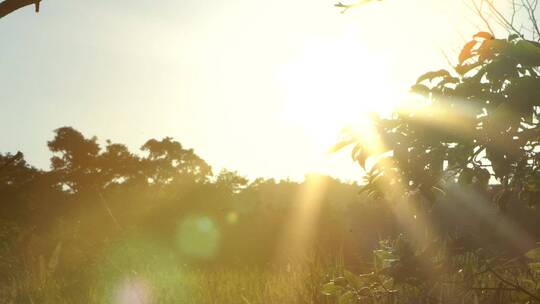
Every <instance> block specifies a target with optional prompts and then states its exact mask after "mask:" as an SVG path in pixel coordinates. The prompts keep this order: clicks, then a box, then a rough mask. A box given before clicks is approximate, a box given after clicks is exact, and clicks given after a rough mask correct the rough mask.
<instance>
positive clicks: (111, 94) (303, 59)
mask: <svg viewBox="0 0 540 304" xmlns="http://www.w3.org/2000/svg"><path fill="white" fill-rule="evenodd" d="M334 3H335V1H333V0H318V1H313V0H294V1H290V0H272V1H266V0H265V1H262V0H228V1H223V0H221V1H219V0H205V1H200V0H181V1H178V0H161V1H155V0H130V1H108V0H96V1H88V0H85V1H82V0H45V1H43V2H42V5H41V10H42V11H41V12H40V13H39V14H37V15H36V14H35V13H34V11H33V8H30V7H28V8H25V9H23V10H20V11H18V12H15V13H14V14H12V15H9V16H7V17H5V18H3V19H1V20H0V39H1V40H0V41H1V46H0V84H1V89H0V103H1V105H2V107H1V112H0V128H1V130H2V132H0V142H1V143H2V145H1V146H0V152H8V151H11V152H16V151H17V150H21V151H22V152H24V153H25V155H26V158H27V159H28V160H29V161H30V162H31V163H32V164H34V165H36V166H38V167H41V168H47V167H48V165H49V163H48V159H49V157H50V153H49V152H48V151H47V147H46V141H47V140H50V139H51V138H52V137H53V130H54V129H56V128H58V127H61V126H73V127H75V128H76V129H78V130H79V131H81V132H83V134H85V135H86V136H92V135H96V136H98V137H99V138H100V139H102V140H105V139H111V140H112V141H115V142H120V143H125V144H127V145H128V146H129V147H130V148H131V150H132V151H136V150H137V149H138V147H140V146H141V145H142V144H143V143H144V142H145V141H146V140H147V139H150V138H158V139H160V138H162V137H165V136H172V137H174V138H175V139H177V140H178V141H180V142H181V143H182V144H183V145H184V146H185V147H189V148H194V149H195V151H196V153H198V154H199V155H200V156H201V157H203V158H204V159H205V160H206V161H208V162H209V163H210V164H211V165H213V166H214V167H215V168H216V169H219V168H222V167H226V168H228V169H232V170H238V171H239V173H240V174H243V175H247V176H249V177H255V176H264V177H277V178H283V177H292V178H301V177H302V176H303V175H304V173H306V172H319V173H324V174H329V175H332V176H336V177H339V178H343V179H357V178H358V177H360V174H361V171H360V169H359V168H358V167H357V166H356V165H354V164H353V163H352V161H351V160H350V157H349V155H348V153H345V152H344V153H338V154H331V155H330V154H328V153H327V151H328V149H329V147H330V146H332V144H333V143H335V141H336V140H337V136H338V132H339V130H340V129H341V128H342V127H343V126H345V125H346V124H348V123H351V122H354V121H357V120H358V119H359V117H361V116H362V114H365V113H366V112H367V111H382V112H384V111H389V110H390V109H391V107H392V105H393V104H395V103H396V102H397V101H399V98H400V96H403V94H404V92H405V91H406V90H407V88H408V87H409V86H410V85H411V84H412V83H413V82H414V81H415V79H416V77H417V76H419V75H420V74H422V73H423V72H426V71H428V70H432V69H439V68H442V67H445V66H446V60H445V58H444V56H443V54H442V52H441V50H442V49H444V50H445V51H446V52H447V53H448V54H449V55H451V56H452V59H454V58H455V57H457V56H456V54H457V50H458V49H459V47H460V46H462V45H463V42H464V41H465V39H468V38H469V37H470V36H471V35H472V34H474V33H475V32H476V31H477V28H476V27H475V26H473V23H474V21H475V19H474V18H473V17H472V16H471V14H470V12H469V11H468V9H467V8H466V7H465V6H464V5H463V3H462V2H460V1H456V0H385V1H383V2H375V3H371V4H369V5H366V6H364V7H361V8H358V9H356V10H351V11H349V12H347V13H346V14H340V13H339V12H340V11H339V9H337V8H334V7H333V4H334ZM467 16H468V17H467Z"/></svg>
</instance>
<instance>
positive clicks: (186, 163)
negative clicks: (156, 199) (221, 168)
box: [141, 137, 212, 185]
mask: <svg viewBox="0 0 540 304" xmlns="http://www.w3.org/2000/svg"><path fill="white" fill-rule="evenodd" d="M141 150H142V151H144V152H147V153H148V155H147V157H145V158H144V159H143V165H144V168H145V169H144V170H145V172H146V176H147V177H148V178H149V179H150V180H151V182H152V183H155V184H162V185H164V184H169V183H172V182H173V181H175V180H179V179H180V178H182V177H184V178H185V177H189V178H190V179H193V180H195V181H197V182H205V181H207V180H208V178H209V177H210V176H211V175H212V168H211V167H210V166H209V165H208V164H207V163H206V162H205V161H204V160H203V159H201V158H200V157H199V156H198V155H197V154H195V152H194V151H193V150H192V149H184V148H183V147H182V145H181V144H180V143H179V142H177V141H174V140H173V139H172V138H171V137H166V138H164V139H162V140H160V141H158V140H156V139H150V140H149V141H147V142H146V143H145V144H144V145H143V146H142V147H141Z"/></svg>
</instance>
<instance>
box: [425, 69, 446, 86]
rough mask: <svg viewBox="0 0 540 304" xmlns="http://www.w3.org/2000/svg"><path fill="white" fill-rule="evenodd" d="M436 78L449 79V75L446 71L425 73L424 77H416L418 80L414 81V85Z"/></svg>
mask: <svg viewBox="0 0 540 304" xmlns="http://www.w3.org/2000/svg"><path fill="white" fill-rule="evenodd" d="M438 77H451V75H450V73H449V72H448V71H447V70H438V71H433V72H427V73H425V74H424V75H422V76H420V77H418V80H416V83H420V82H422V81H424V80H430V81H431V80H433V79H435V78H438Z"/></svg>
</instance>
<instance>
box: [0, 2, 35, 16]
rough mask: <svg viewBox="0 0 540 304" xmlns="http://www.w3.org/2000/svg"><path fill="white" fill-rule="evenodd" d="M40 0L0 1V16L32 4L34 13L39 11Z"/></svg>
mask: <svg viewBox="0 0 540 304" xmlns="http://www.w3.org/2000/svg"><path fill="white" fill-rule="evenodd" d="M40 2H41V0H4V1H2V2H0V18H3V17H5V16H7V15H8V14H11V13H13V12H14V11H16V10H18V9H20V8H23V7H25V6H28V5H31V4H34V5H35V6H36V13H37V12H39V3H40Z"/></svg>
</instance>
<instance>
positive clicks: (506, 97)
mask: <svg viewBox="0 0 540 304" xmlns="http://www.w3.org/2000/svg"><path fill="white" fill-rule="evenodd" d="M485 2H486V3H488V4H489V5H491V7H492V10H493V11H494V12H498V11H496V10H495V8H494V7H493V6H492V3H491V2H489V1H485ZM531 5H532V4H531ZM499 14H500V13H499ZM500 16H501V17H500V18H503V17H502V14H501V15H500ZM504 20H506V19H504ZM507 22H508V23H507V25H508V28H509V30H511V28H510V26H512V23H511V21H507ZM533 24H535V21H534V20H533ZM533 36H534V35H533ZM534 37H536V36H534ZM539 67H540V43H538V42H536V41H534V40H528V39H525V38H524V37H523V35H518V34H515V33H512V34H510V35H509V36H508V38H506V39H496V38H495V37H494V36H493V35H492V34H491V33H488V32H479V33H477V34H476V35H474V36H473V38H472V40H471V41H469V42H468V43H466V44H465V46H464V47H463V49H462V50H461V52H460V54H459V58H458V64H457V65H456V66H454V67H453V68H452V69H450V70H445V69H443V70H438V71H432V72H428V73H426V74H424V75H422V76H420V77H419V78H418V80H417V82H416V84H414V85H413V86H412V88H411V91H412V92H414V93H416V94H418V95H420V96H422V97H423V98H422V99H421V100H419V101H418V102H417V103H416V104H409V105H407V106H404V107H402V109H401V110H399V111H396V112H395V113H394V114H393V115H392V116H391V117H387V118H381V117H375V118H374V119H373V129H374V130H375V133H376V134H377V136H376V139H375V143H376V144H375V145H373V144H371V146H370V145H369V144H366V143H365V140H364V139H363V138H362V134H354V133H352V132H349V133H347V134H345V135H344V138H343V140H342V141H341V142H340V143H339V144H338V145H337V146H336V148H337V149H340V148H342V147H345V146H349V145H353V146H354V148H353V151H352V158H353V159H354V160H356V161H358V162H359V163H360V165H361V166H362V167H364V169H366V170H367V173H366V176H365V179H366V183H367V185H366V186H365V187H364V191H366V192H368V193H369V194H370V195H375V196H379V197H382V196H384V192H383V191H381V190H382V189H387V188H388V187H394V188H396V189H400V190H401V191H400V192H401V194H403V195H406V196H410V195H413V194H421V197H423V198H424V199H427V200H428V201H430V202H434V201H435V199H436V195H437V193H440V192H441V188H442V187H443V186H444V183H445V182H459V183H460V184H462V185H470V184H476V185H477V186H479V187H481V188H486V187H487V186H488V183H489V182H492V183H496V184H500V188H501V190H500V191H499V192H498V193H497V195H496V200H497V203H498V204H499V205H500V206H501V207H504V206H505V204H506V202H508V200H509V199H510V198H511V197H512V196H513V195H518V196H519V198H520V199H521V200H523V201H525V202H527V203H528V204H529V205H534V204H536V203H537V194H538V192H539V191H540V168H539V165H540V164H539V157H538V151H539V147H540V124H539V119H540V117H539V115H540V89H539V88H540V70H539ZM368 159H370V161H369V162H368V164H366V161H367V160H368Z"/></svg>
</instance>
